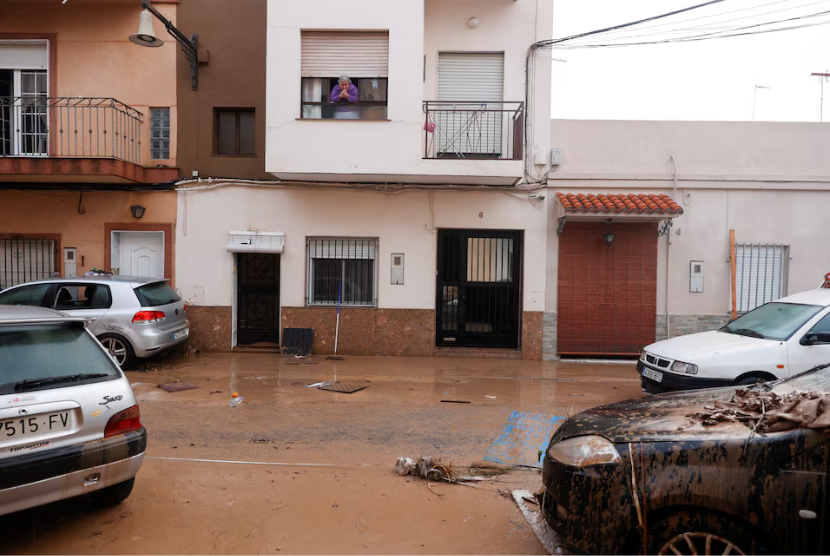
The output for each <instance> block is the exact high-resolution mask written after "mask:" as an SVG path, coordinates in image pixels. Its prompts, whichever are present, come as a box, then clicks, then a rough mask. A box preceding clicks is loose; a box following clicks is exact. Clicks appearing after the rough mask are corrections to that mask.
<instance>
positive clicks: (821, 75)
mask: <svg viewBox="0 0 830 556" xmlns="http://www.w3.org/2000/svg"><path fill="white" fill-rule="evenodd" d="M828 71H830V70H828ZM810 76H811V77H818V78H819V82H820V83H821V109H820V110H819V121H820V122H823V121H824V82H825V81H827V78H830V73H827V72H825V73H811V74H810Z"/></svg>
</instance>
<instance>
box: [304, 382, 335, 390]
mask: <svg viewBox="0 0 830 556" xmlns="http://www.w3.org/2000/svg"><path fill="white" fill-rule="evenodd" d="M329 384H331V383H330V382H326V381H325V380H324V381H323V382H315V383H314V384H306V385H305V387H306V388H320V387H321V386H327V385H329Z"/></svg>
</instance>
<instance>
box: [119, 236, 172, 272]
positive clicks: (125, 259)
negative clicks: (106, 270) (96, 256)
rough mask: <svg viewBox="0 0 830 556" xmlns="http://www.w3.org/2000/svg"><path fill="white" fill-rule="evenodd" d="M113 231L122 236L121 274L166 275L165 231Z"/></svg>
mask: <svg viewBox="0 0 830 556" xmlns="http://www.w3.org/2000/svg"><path fill="white" fill-rule="evenodd" d="M113 233H114V234H119V236H120V243H121V249H120V261H119V266H118V273H119V274H121V275H123V276H143V277H147V278H162V277H164V232H113ZM113 266H115V265H113Z"/></svg>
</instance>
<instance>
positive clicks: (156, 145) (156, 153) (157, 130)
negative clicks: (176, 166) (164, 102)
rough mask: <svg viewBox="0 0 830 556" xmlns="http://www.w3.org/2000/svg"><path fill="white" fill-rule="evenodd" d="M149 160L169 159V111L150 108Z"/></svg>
mask: <svg viewBox="0 0 830 556" xmlns="http://www.w3.org/2000/svg"><path fill="white" fill-rule="evenodd" d="M150 158H151V159H153V160H167V159H169V158H170V109H169V108H150Z"/></svg>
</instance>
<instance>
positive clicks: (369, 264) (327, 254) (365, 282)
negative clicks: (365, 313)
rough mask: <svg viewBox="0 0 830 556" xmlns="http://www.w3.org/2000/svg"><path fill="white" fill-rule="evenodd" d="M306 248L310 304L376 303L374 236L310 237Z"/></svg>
mask: <svg viewBox="0 0 830 556" xmlns="http://www.w3.org/2000/svg"><path fill="white" fill-rule="evenodd" d="M307 248H308V291H307V299H306V302H307V303H308V304H309V305H337V304H340V305H346V306H354V307H375V306H376V305H377V295H376V292H377V280H376V274H377V265H376V264H375V261H376V260H377V240H376V239H333V238H332V239H313V238H310V239H309V240H308V244H307Z"/></svg>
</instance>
